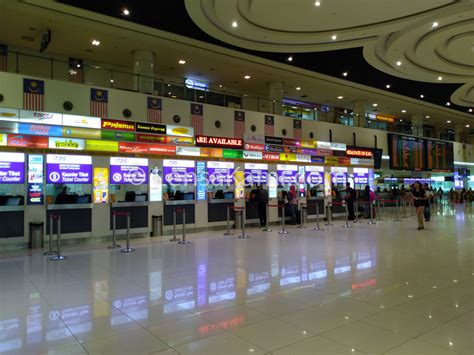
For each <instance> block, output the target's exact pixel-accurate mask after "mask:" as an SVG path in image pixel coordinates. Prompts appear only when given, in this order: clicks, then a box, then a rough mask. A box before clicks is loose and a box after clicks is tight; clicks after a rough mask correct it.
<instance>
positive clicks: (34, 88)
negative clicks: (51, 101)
mask: <svg viewBox="0 0 474 355" xmlns="http://www.w3.org/2000/svg"><path fill="white" fill-rule="evenodd" d="M23 108H24V109H25V110H30V111H44V81H43V80H36V79H26V78H24V79H23Z"/></svg>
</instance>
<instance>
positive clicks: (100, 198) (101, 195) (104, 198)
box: [93, 167, 109, 203]
mask: <svg viewBox="0 0 474 355" xmlns="http://www.w3.org/2000/svg"><path fill="white" fill-rule="evenodd" d="M93 189H94V196H93V202H94V203H107V202H109V168H99V167H94V184H93Z"/></svg>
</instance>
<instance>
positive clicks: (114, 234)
mask: <svg viewBox="0 0 474 355" xmlns="http://www.w3.org/2000/svg"><path fill="white" fill-rule="evenodd" d="M107 248H109V249H116V248H120V245H119V244H117V215H116V212H115V211H114V212H112V245H110V246H108V247H107Z"/></svg>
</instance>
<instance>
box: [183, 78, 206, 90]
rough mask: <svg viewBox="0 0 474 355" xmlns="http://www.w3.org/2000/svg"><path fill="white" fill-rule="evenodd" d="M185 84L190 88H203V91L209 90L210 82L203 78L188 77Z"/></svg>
mask: <svg viewBox="0 0 474 355" xmlns="http://www.w3.org/2000/svg"><path fill="white" fill-rule="evenodd" d="M184 85H185V86H186V87H187V88H188V89H194V90H201V91H207V90H209V84H208V83H206V82H205V81H201V80H195V79H186V80H185V81H184Z"/></svg>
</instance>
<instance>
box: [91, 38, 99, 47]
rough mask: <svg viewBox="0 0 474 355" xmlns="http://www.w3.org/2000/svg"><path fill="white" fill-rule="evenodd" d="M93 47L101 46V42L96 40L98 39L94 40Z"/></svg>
mask: <svg viewBox="0 0 474 355" xmlns="http://www.w3.org/2000/svg"><path fill="white" fill-rule="evenodd" d="M92 45H93V46H99V45H100V41H98V40H96V39H93V40H92Z"/></svg>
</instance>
